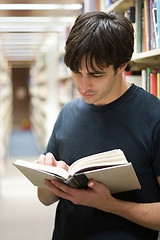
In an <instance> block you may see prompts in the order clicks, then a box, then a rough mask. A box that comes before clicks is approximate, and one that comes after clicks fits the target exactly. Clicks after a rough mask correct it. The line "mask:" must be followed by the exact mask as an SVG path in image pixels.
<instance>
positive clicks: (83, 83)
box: [80, 76, 91, 93]
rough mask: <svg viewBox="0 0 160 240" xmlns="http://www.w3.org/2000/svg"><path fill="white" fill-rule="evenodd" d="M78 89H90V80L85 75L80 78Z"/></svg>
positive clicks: (83, 90) (82, 90)
mask: <svg viewBox="0 0 160 240" xmlns="http://www.w3.org/2000/svg"><path fill="white" fill-rule="evenodd" d="M80 89H81V92H82V93H85V92H86V91H87V90H89V89H91V81H90V79H89V78H88V77H87V76H82V77H81V79H80Z"/></svg>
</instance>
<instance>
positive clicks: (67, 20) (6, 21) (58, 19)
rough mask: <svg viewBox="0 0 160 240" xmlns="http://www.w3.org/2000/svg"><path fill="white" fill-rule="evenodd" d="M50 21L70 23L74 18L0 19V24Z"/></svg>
mask: <svg viewBox="0 0 160 240" xmlns="http://www.w3.org/2000/svg"><path fill="white" fill-rule="evenodd" d="M0 5H1V4H0ZM51 21H54V22H60V23H61V22H62V23H67V22H68V23H72V22H73V21H74V17H0V23H22V22H25V23H30V22H31V23H32V22H34V23H41V22H43V23H48V22H51Z"/></svg>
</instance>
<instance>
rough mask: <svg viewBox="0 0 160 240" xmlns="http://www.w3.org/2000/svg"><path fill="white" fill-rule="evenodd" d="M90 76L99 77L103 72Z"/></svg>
mask: <svg viewBox="0 0 160 240" xmlns="http://www.w3.org/2000/svg"><path fill="white" fill-rule="evenodd" d="M92 76H93V77H95V78H100V77H102V76H103V74H102V73H95V74H93V75H92Z"/></svg>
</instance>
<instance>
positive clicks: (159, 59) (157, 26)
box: [101, 0, 160, 97]
mask: <svg viewBox="0 0 160 240" xmlns="http://www.w3.org/2000/svg"><path fill="white" fill-rule="evenodd" d="M104 2H105V4H104ZM110 2H113V3H112V4H111V3H110ZM149 2H150V1H147V0H117V1H108V2H107V1H104V0H101V6H102V8H101V10H102V11H107V12H109V11H115V12H117V13H119V14H124V15H126V16H127V17H129V18H130V9H131V7H132V8H135V16H134V19H135V21H134V22H133V26H134V29H135V49H134V54H133V57H132V59H131V70H132V71H141V84H140V86H143V87H144V88H145V89H146V90H147V91H150V76H152V73H154V71H155V69H156V71H157V83H156V84H157V91H158V89H159V91H160V88H159V85H160V82H159V81H160V79H159V73H160V44H159V40H158V39H157V36H160V19H159V17H158V18H157V21H155V19H154V18H155V16H154V14H155V9H156V13H157V16H159V13H160V6H159V5H158V4H157V5H155V1H154V2H152V5H150V3H149ZM157 3H159V2H157ZM157 31H158V32H159V34H158V33H157ZM156 33H157V34H156ZM152 70H153V71H152ZM127 77H128V79H129V78H130V76H127ZM139 77H140V76H138V77H137V79H138V78H139ZM131 78H132V79H134V76H131ZM135 78H136V76H135ZM156 96H157V97H159V96H160V93H158V92H157V95H156Z"/></svg>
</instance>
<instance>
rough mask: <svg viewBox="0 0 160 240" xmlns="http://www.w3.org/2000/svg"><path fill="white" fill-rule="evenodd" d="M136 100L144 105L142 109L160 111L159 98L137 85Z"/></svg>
mask: <svg viewBox="0 0 160 240" xmlns="http://www.w3.org/2000/svg"><path fill="white" fill-rule="evenodd" d="M136 92H137V95H136V97H137V101H139V104H140V106H141V105H142V106H144V107H145V108H144V109H148V110H149V111H155V110H156V111H157V110H159V111H158V113H160V100H159V99H158V98H157V97H156V96H154V95H153V94H151V93H149V92H147V91H146V90H144V89H143V88H140V87H137V91H136Z"/></svg>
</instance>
